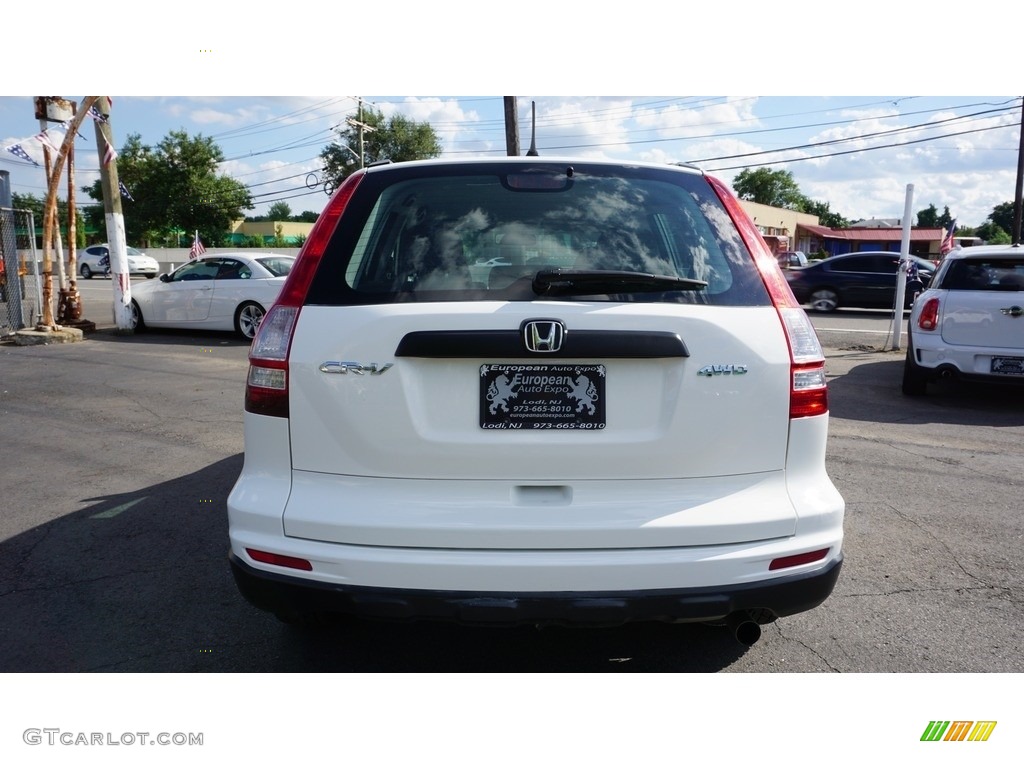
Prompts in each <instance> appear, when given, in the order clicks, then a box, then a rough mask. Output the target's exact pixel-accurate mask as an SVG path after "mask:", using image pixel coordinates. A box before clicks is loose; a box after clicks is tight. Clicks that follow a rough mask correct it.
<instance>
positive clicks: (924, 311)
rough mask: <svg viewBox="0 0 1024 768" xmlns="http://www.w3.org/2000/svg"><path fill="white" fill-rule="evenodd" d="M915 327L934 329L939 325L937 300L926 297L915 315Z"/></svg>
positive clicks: (924, 329)
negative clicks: (919, 312)
mask: <svg viewBox="0 0 1024 768" xmlns="http://www.w3.org/2000/svg"><path fill="white" fill-rule="evenodd" d="M917 327H918V328H920V329H921V330H922V331H934V330H935V329H936V328H938V327H939V300H938V298H932V299H928V301H926V302H925V303H924V306H923V307H921V314H919V315H918V316H917Z"/></svg>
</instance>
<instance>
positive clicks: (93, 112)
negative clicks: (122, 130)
mask: <svg viewBox="0 0 1024 768" xmlns="http://www.w3.org/2000/svg"><path fill="white" fill-rule="evenodd" d="M89 117H91V118H92V119H93V120H95V121H97V122H99V123H105V122H107V118H106V117H104V116H103V115H102V114H100V111H99V109H98V108H97V107H96V105H95V104H93V105H92V106H91V107H89Z"/></svg>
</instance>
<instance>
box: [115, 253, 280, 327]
mask: <svg viewBox="0 0 1024 768" xmlns="http://www.w3.org/2000/svg"><path fill="white" fill-rule="evenodd" d="M294 263H295V258H294V257H292V256H281V255H278V254H262V255H258V256H256V255H253V256H251V255H248V254H242V253H220V254H217V255H215V256H207V257H206V258H202V259H196V260H195V261H190V262H188V263H186V264H183V265H182V266H180V267H178V268H177V269H176V270H174V271H173V272H171V273H170V274H169V275H160V279H159V280H158V281H156V282H153V283H142V284H140V285H135V286H132V328H133V329H135V330H142V329H144V328H145V327H147V326H149V327H151V328H187V329H203V330H210V331H235V332H237V333H240V334H241V335H242V336H244V337H245V338H247V339H251V338H252V337H253V336H255V335H256V329H257V328H259V325H260V321H261V320H262V319H263V315H264V314H265V313H266V311H267V310H268V309H269V308H270V306H271V305H272V304H273V303H274V301H275V300H276V299H277V295H278V294H279V293H280V292H281V287H282V286H283V285H284V281H285V278H286V277H287V275H288V273H289V272H290V271H291V268H292V264H294Z"/></svg>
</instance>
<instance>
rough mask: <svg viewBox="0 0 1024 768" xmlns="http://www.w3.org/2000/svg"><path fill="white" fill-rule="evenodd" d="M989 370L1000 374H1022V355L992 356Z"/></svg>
mask: <svg viewBox="0 0 1024 768" xmlns="http://www.w3.org/2000/svg"><path fill="white" fill-rule="evenodd" d="M991 371H992V373H996V374H999V375H1001V376H1024V357H993V358H992V368H991Z"/></svg>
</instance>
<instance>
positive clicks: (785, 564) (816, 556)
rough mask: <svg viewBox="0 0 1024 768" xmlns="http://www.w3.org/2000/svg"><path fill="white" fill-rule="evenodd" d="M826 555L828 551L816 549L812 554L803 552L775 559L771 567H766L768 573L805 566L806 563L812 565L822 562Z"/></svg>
mask: <svg viewBox="0 0 1024 768" xmlns="http://www.w3.org/2000/svg"><path fill="white" fill-rule="evenodd" d="M827 554H828V549H827V548H826V549H816V550H814V551H813V552H804V553H803V554H800V555H787V556H786V557H777V558H775V559H774V560H772V562H771V565H769V566H768V570H769V571H777V570H779V569H780V568H793V567H795V566H797V565H807V563H813V562H815V561H817V560H824V559H825V555H827Z"/></svg>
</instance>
